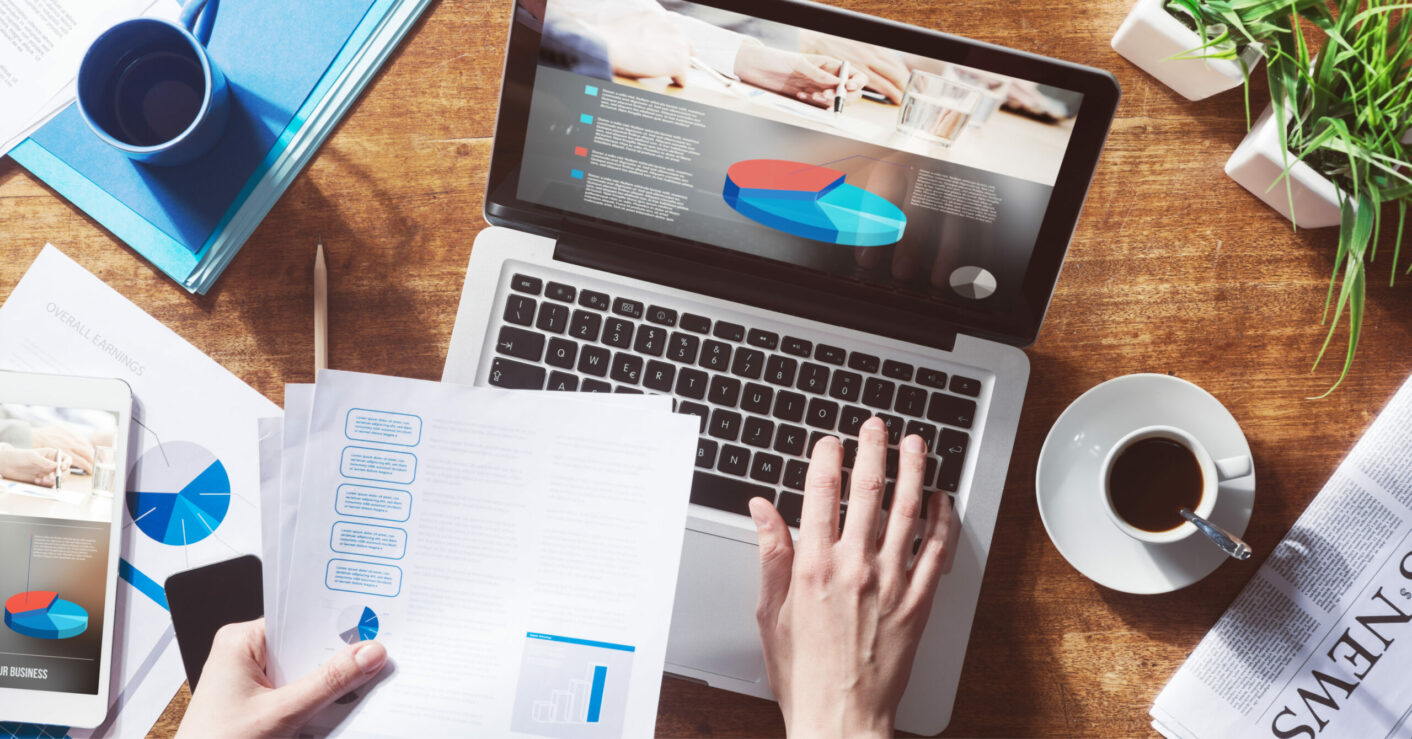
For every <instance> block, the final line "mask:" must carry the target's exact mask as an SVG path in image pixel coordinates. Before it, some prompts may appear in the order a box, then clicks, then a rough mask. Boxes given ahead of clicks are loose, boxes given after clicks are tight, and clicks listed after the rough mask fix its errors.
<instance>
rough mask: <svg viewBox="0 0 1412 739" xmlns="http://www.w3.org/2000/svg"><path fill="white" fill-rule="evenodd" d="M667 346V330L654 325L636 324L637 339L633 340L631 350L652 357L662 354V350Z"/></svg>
mask: <svg viewBox="0 0 1412 739" xmlns="http://www.w3.org/2000/svg"><path fill="white" fill-rule="evenodd" d="M666 346H667V330H666V329H664V328H658V327H656V326H638V328H637V341H635V342H633V345H632V350H633V351H635V352H637V353H638V354H647V355H650V356H653V357H660V356H662V350H663V349H665V348H666Z"/></svg>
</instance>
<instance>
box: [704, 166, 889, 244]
mask: <svg viewBox="0 0 1412 739" xmlns="http://www.w3.org/2000/svg"><path fill="white" fill-rule="evenodd" d="M845 177H846V175H845V174H844V173H843V172H840V171H839V170H836V169H831V168H829V167H824V166H821V165H817V164H806V163H803V162H792V161H788V160H784V159H747V160H745V161H741V162H736V163H735V164H732V165H731V166H730V169H728V170H726V182H725V187H724V188H723V189H722V191H721V196H722V197H723V198H725V201H726V204H727V205H729V206H730V207H732V208H734V209H735V211H736V212H737V213H740V214H741V215H743V216H745V217H746V218H749V219H751V220H753V221H755V222H757V223H760V224H763V225H765V226H769V227H770V228H773V229H775V230H776V231H783V232H785V233H789V234H794V235H795V236H802V237H804V238H806V239H813V240H815V241H823V242H827V243H830V244H843V245H847V246H884V245H887V244H894V243H896V242H897V241H898V240H899V239H901V238H902V233H903V231H905V230H906V228H907V216H906V214H904V213H903V212H902V210H901V209H900V208H898V207H897V206H896V205H893V204H892V203H891V202H890V201H888V200H887V199H886V198H883V197H882V196H880V195H877V194H874V193H871V192H868V191H867V190H864V189H863V188H861V187H857V186H855V185H850V184H848V183H847V182H844V179H845Z"/></svg>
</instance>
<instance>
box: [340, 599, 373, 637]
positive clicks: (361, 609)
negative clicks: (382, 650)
mask: <svg viewBox="0 0 1412 739" xmlns="http://www.w3.org/2000/svg"><path fill="white" fill-rule="evenodd" d="M377 636H378V615H377V614H376V613H374V612H373V609H371V608H368V607H367V606H349V607H347V608H345V609H343V611H342V612H340V613H339V614H338V638H339V639H341V640H343V642H344V643H346V644H357V643H358V642H360V641H368V640H370V639H376V638H377Z"/></svg>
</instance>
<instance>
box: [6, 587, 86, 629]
mask: <svg viewBox="0 0 1412 739" xmlns="http://www.w3.org/2000/svg"><path fill="white" fill-rule="evenodd" d="M5 625H6V626H8V627H9V629H10V630H11V631H13V632H15V633H16V634H22V635H24V636H32V637H34V638H35V639H71V638H73V637H75V636H78V635H79V634H82V633H83V632H84V631H87V630H88V611H85V610H83V606H80V605H79V604H77V603H71V602H69V601H67V600H64V599H63V598H60V597H59V594H58V593H56V592H54V591H52V590H31V591H29V592H27V593H19V594H16V595H12V596H10V598H9V599H8V600H6V601H5Z"/></svg>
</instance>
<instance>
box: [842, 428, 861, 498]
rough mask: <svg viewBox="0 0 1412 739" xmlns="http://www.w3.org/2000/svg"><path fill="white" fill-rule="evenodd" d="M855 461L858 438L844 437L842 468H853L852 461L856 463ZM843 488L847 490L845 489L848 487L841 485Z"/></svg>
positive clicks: (856, 458)
mask: <svg viewBox="0 0 1412 739" xmlns="http://www.w3.org/2000/svg"><path fill="white" fill-rule="evenodd" d="M857 461H858V440H857V439H844V440H843V468H844V469H845V470H851V469H853V465H854V463H856V462H857ZM843 489H844V490H847V489H848V486H847V485H845V486H844V487H843Z"/></svg>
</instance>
